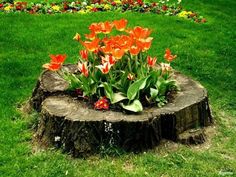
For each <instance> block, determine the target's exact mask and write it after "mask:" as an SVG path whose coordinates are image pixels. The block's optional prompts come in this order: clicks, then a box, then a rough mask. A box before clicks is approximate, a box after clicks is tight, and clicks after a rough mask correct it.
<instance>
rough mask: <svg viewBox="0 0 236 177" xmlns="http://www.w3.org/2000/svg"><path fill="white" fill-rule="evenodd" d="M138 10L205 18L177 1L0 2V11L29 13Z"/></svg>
mask: <svg viewBox="0 0 236 177" xmlns="http://www.w3.org/2000/svg"><path fill="white" fill-rule="evenodd" d="M104 11H116V12H126V11H131V12H139V13H154V14H162V15H168V16H178V17H180V18H184V19H188V20H191V21H194V22H197V23H205V22H207V20H206V19H205V18H204V17H202V16H200V15H199V14H198V13H196V12H192V11H187V10H184V9H183V8H182V6H181V5H180V4H179V3H176V4H175V3H173V4H168V3H165V2H162V1H160V2H159V3H156V2H154V3H149V2H143V1H142V0H122V1H120V0H114V1H93V2H91V3H87V2H85V1H84V2H80V1H75V2H66V1H65V2H59V3H48V2H41V3H33V2H31V3H27V2H14V3H6V2H4V3H0V12H3V13H10V12H12V13H20V12H26V13H30V14H57V13H79V14H86V13H92V12H104Z"/></svg>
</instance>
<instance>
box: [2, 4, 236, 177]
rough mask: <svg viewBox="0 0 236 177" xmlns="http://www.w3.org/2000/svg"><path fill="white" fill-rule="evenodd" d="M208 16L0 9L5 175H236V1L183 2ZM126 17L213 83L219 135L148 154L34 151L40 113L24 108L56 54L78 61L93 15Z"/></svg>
mask: <svg viewBox="0 0 236 177" xmlns="http://www.w3.org/2000/svg"><path fill="white" fill-rule="evenodd" d="M183 3H184V4H183V6H184V7H186V8H187V9H190V10H194V11H197V12H200V13H201V14H202V15H203V16H204V17H206V18H207V20H208V22H207V23H205V24H197V23H193V22H190V21H187V20H184V19H180V18H178V17H168V16H160V15H155V14H136V13H123V14H121V13H111V12H110V13H94V14H86V15H78V14H63V15H60V14H58V15H29V14H0V74H1V77H0V88H1V92H0V176H14V177H15V176H27V177H29V176H49V177H52V176H57V177H58V176H65V175H67V176H161V175H163V176H222V175H228V176H236V136H235V135H236V60H235V58H236V49H235V48H236V45H235V42H236V41H235V39H236V32H235V29H236V11H235V8H236V1H232V0H208V1H205V0H194V1H193V0H192V1H184V2H183ZM120 18H127V19H128V20H129V24H130V25H132V26H134V25H142V26H145V27H148V28H152V29H153V34H152V36H153V37H154V43H153V45H152V48H151V49H150V53H151V55H152V56H154V55H157V56H158V57H159V61H160V60H162V57H163V54H164V50H165V48H167V47H170V49H171V50H173V53H175V54H177V55H178V59H177V60H176V61H174V62H173V66H174V68H175V69H177V70H179V71H181V72H182V73H184V74H186V75H188V76H190V77H192V78H194V79H196V80H198V81H200V82H201V83H202V84H203V85H204V86H205V87H206V88H207V90H208V92H209V98H210V103H211V106H212V110H213V115H214V118H215V126H216V128H215V130H214V131H215V135H214V136H211V140H210V141H208V142H207V143H206V144H205V145H203V146H200V148H198V147H186V146H184V145H178V144H170V143H169V146H167V147H166V148H163V147H162V148H161V149H160V148H158V147H157V148H156V149H155V150H151V151H148V152H146V153H142V154H122V155H120V156H116V157H111V156H110V157H109V156H105V157H102V156H99V155H97V156H92V157H89V158H87V159H72V158H71V157H70V156H68V155H66V154H62V153H61V152H60V151H59V150H47V151H43V152H42V151H41V152H37V153H32V145H31V138H32V135H33V131H32V129H31V128H32V124H33V123H34V117H27V116H24V115H21V114H20V113H19V112H18V111H17V107H18V106H19V105H20V104H21V103H23V102H24V101H25V100H27V99H28V98H29V97H30V96H31V93H32V89H33V88H34V86H35V84H36V80H37V77H38V76H39V74H40V72H41V71H42V68H41V65H42V64H44V63H45V62H48V61H49V56H48V55H49V54H51V53H52V54H57V53H66V54H67V55H68V58H69V59H68V60H67V62H68V63H69V62H73V63H75V62H76V56H77V53H78V43H76V42H75V41H73V40H72V38H73V36H74V34H75V33H76V32H79V33H81V34H83V33H87V32H88V29H87V26H88V25H89V24H90V23H91V22H95V21H96V22H98V21H104V20H114V19H120Z"/></svg>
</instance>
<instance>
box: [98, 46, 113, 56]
mask: <svg viewBox="0 0 236 177" xmlns="http://www.w3.org/2000/svg"><path fill="white" fill-rule="evenodd" d="M100 49H101V51H102V52H103V53H105V54H110V53H111V51H112V47H111V45H109V44H107V45H105V46H102V47H101V48H100Z"/></svg>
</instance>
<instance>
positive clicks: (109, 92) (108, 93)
mask: <svg viewBox="0 0 236 177" xmlns="http://www.w3.org/2000/svg"><path fill="white" fill-rule="evenodd" d="M102 86H103V87H104V90H105V94H106V96H107V98H109V99H110V100H111V102H112V101H113V90H112V87H111V86H110V85H109V84H108V83H107V82H104V83H102Z"/></svg>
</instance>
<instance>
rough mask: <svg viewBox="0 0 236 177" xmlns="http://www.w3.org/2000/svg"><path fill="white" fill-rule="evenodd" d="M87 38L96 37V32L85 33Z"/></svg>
mask: <svg viewBox="0 0 236 177" xmlns="http://www.w3.org/2000/svg"><path fill="white" fill-rule="evenodd" d="M85 38H86V39H89V40H94V39H95V38H96V33H94V32H91V33H90V34H85Z"/></svg>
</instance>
